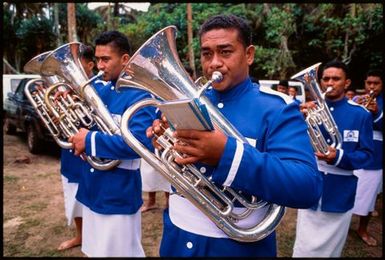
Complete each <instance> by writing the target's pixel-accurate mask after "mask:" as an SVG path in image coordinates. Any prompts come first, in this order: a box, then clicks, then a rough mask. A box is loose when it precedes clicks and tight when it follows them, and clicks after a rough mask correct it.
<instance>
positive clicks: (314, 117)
mask: <svg viewBox="0 0 385 260" xmlns="http://www.w3.org/2000/svg"><path fill="white" fill-rule="evenodd" d="M320 64H321V63H317V64H314V65H312V66H310V67H308V68H307V69H304V70H302V71H300V72H299V73H297V74H295V75H294V76H292V77H291V79H294V80H298V81H301V82H302V83H303V84H304V85H305V88H306V89H308V90H309V91H310V95H311V97H312V99H313V100H314V101H315V107H314V108H308V110H307V115H306V118H305V120H306V124H307V127H308V128H307V132H308V134H309V137H310V141H311V143H312V146H313V149H314V151H316V152H321V153H323V154H325V155H328V154H329V149H328V146H331V147H334V148H337V149H338V148H340V147H341V145H342V137H341V134H340V132H339V131H338V127H337V124H336V122H335V121H334V118H333V116H332V114H331V113H330V110H329V107H328V105H327V104H326V102H325V96H326V94H327V93H328V92H330V91H331V90H333V88H332V87H328V88H327V89H326V91H325V92H324V93H322V91H321V88H320V87H319V84H318V83H317V70H318V67H319V66H320ZM322 129H324V130H323V131H322ZM325 135H326V136H325ZM326 139H330V140H331V143H330V144H328V143H327V142H326Z"/></svg>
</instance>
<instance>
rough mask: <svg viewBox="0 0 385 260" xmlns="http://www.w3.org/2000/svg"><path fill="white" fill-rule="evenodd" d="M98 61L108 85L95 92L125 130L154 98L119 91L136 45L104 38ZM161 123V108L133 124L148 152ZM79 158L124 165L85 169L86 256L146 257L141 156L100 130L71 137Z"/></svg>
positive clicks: (117, 36) (81, 195) (81, 193)
mask: <svg viewBox="0 0 385 260" xmlns="http://www.w3.org/2000/svg"><path fill="white" fill-rule="evenodd" d="M95 45H96V47H95V57H96V61H97V67H98V70H101V71H103V72H104V75H103V80H105V81H107V83H106V82H104V83H103V82H102V81H98V82H95V84H94V88H95V90H96V91H97V92H98V95H99V96H100V98H101V99H102V101H103V102H104V104H105V105H106V106H107V108H108V110H109V112H110V113H111V115H112V117H113V118H114V121H116V123H117V124H118V125H120V118H121V115H122V114H123V112H124V111H125V110H126V109H127V108H129V107H130V106H131V105H132V104H133V103H135V102H137V101H139V100H142V99H144V98H149V97H150V95H149V94H148V93H146V92H145V91H142V90H138V89H129V90H126V91H121V92H120V93H118V92H116V90H115V84H116V80H117V79H118V77H119V74H120V71H121V70H122V69H123V68H124V66H125V65H126V64H127V62H128V60H129V58H130V53H131V46H130V44H129V42H128V39H127V37H125V36H124V35H123V34H121V33H120V32H117V31H109V32H105V33H102V34H101V35H100V36H99V37H98V38H97V39H96V40H95ZM154 119H155V109H154V108H146V109H142V110H141V111H139V112H138V113H136V114H135V116H134V117H133V120H131V121H130V122H129V128H130V129H131V131H133V132H134V133H135V135H136V136H137V137H138V138H139V139H140V140H141V141H142V143H143V144H144V145H146V147H148V148H152V146H151V141H150V140H149V139H148V138H146V136H145V130H146V128H147V127H148V126H149V125H151V122H152V121H153V120H154ZM70 141H71V142H72V143H73V145H74V149H75V154H76V155H80V154H81V153H83V152H85V153H86V154H87V155H92V156H96V157H99V158H106V159H113V160H116V159H118V160H121V163H120V164H119V165H118V166H117V167H116V168H114V169H110V170H105V171H100V170H97V169H94V168H92V167H91V165H90V164H88V163H86V164H84V167H83V172H82V175H81V180H80V182H79V188H78V192H77V194H76V199H78V200H79V201H80V202H81V203H82V204H83V240H82V251H83V252H84V253H85V254H86V255H87V256H90V257H131V256H133V257H143V256H144V250H143V247H142V245H141V213H140V211H139V209H140V207H141V205H142V203H143V200H142V188H141V177H140V170H139V167H140V157H139V156H138V154H137V153H136V152H134V150H132V149H131V148H130V147H129V146H128V145H127V144H126V143H125V142H124V140H123V139H122V137H121V135H119V134H114V135H109V134H105V133H103V132H102V131H100V130H99V129H92V130H90V131H89V130H87V129H84V128H82V129H80V130H79V133H77V134H76V135H74V136H73V137H71V138H70Z"/></svg>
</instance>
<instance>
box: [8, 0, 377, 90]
mask: <svg viewBox="0 0 385 260" xmlns="http://www.w3.org/2000/svg"><path fill="white" fill-rule="evenodd" d="M55 4H56V5H58V10H59V15H58V16H59V19H58V20H59V35H57V34H56V33H55V30H54V29H53V28H55V25H54V11H53V9H54V6H55ZM192 10H193V21H192V25H193V34H194V39H193V42H192V43H191V44H192V46H193V48H194V54H195V66H196V68H197V73H198V74H199V71H200V62H199V39H198V35H197V33H198V30H199V26H200V25H201V24H202V23H203V21H204V20H206V19H207V18H208V17H209V16H212V15H216V14H235V15H239V16H241V17H244V18H246V19H247V20H248V21H249V22H250V25H251V27H252V30H253V31H252V32H253V42H254V44H255V46H256V54H255V62H254V64H253V66H252V70H251V74H252V75H253V76H254V77H256V78H259V79H266V78H274V79H283V78H288V77H290V75H293V74H295V73H296V72H298V71H299V70H301V69H303V68H306V67H308V66H310V65H312V64H314V63H317V62H320V61H321V62H326V61H329V60H332V59H340V60H343V61H344V62H346V63H348V65H349V67H350V69H351V71H352V80H353V87H354V88H362V81H363V77H364V74H365V72H366V71H367V70H368V69H369V68H374V67H376V68H378V67H381V68H382V67H383V56H382V50H383V48H382V45H383V42H384V38H383V5H382V4H380V3H342V4H331V3H286V4H281V3H238V4H232V3H210V4H208V3H193V4H192ZM66 12H67V9H66V4H65V3H3V43H4V44H5V45H4V50H3V58H5V59H7V60H8V62H9V63H10V64H12V65H13V66H14V67H15V68H17V69H18V70H20V68H22V65H23V64H25V63H26V62H27V61H28V60H29V59H30V58H32V57H34V56H35V55H37V54H39V53H41V52H44V51H47V50H52V49H53V48H55V47H57V45H58V40H59V42H61V44H63V43H66V39H67V13H66ZM186 17H187V16H186V3H156V4H151V6H150V7H149V10H148V12H140V11H136V10H130V9H128V10H127V8H125V7H124V5H123V4H122V3H114V4H112V5H111V6H110V8H109V7H108V6H105V7H100V8H98V9H96V10H89V9H88V7H87V4H86V3H76V23H77V33H78V37H79V40H80V41H81V42H83V43H85V44H92V43H93V39H94V38H95V37H96V36H97V35H98V34H99V33H100V32H102V31H104V30H107V29H109V30H111V29H116V30H119V31H121V32H123V33H125V34H126V35H127V36H128V37H129V38H130V40H131V42H132V45H133V48H134V50H135V49H137V48H138V47H140V46H141V44H142V43H144V42H145V41H146V40H147V39H148V38H149V37H151V36H152V35H153V34H154V33H155V32H157V31H158V30H160V29H162V28H164V27H166V26H168V25H175V26H176V27H177V28H178V36H177V48H178V52H179V57H180V58H181V60H182V62H183V63H184V64H185V65H187V64H188V55H187V53H188V42H187V18H186ZM7 43H9V44H7Z"/></svg>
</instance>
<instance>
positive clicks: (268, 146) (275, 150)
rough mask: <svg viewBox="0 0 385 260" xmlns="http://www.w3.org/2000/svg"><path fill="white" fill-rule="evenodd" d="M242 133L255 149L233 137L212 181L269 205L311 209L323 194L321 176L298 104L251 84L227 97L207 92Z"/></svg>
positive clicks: (228, 92) (243, 84)
mask: <svg viewBox="0 0 385 260" xmlns="http://www.w3.org/2000/svg"><path fill="white" fill-rule="evenodd" d="M207 96H208V97H209V98H210V99H211V101H212V103H213V104H214V105H218V104H220V103H221V104H223V107H222V105H219V107H222V108H220V109H219V110H220V112H222V114H223V115H224V116H225V117H226V118H227V119H228V120H229V121H230V122H231V123H232V124H233V125H234V126H235V127H236V128H237V129H238V131H239V132H240V133H241V134H242V135H243V136H244V137H246V138H248V139H249V140H253V141H252V142H256V144H242V143H240V142H238V141H236V139H235V138H233V137H229V138H228V140H227V143H226V146H225V150H224V153H223V155H222V158H221V160H220V162H219V163H218V165H217V166H216V167H215V168H214V169H213V172H212V177H213V180H214V181H215V182H216V183H218V184H221V185H226V186H230V187H232V188H235V189H238V190H243V191H244V192H246V193H248V194H251V195H255V196H257V197H259V198H261V199H263V200H265V201H268V202H271V203H276V204H279V205H283V206H287V207H293V208H308V207H310V206H311V205H313V203H314V202H315V201H318V199H319V197H320V194H321V187H322V185H321V184H322V182H321V176H320V175H319V173H318V172H317V167H316V164H315V159H314V153H313V150H312V147H311V145H310V140H309V137H308V135H307V132H306V129H307V127H306V124H305V122H304V119H303V116H302V114H301V113H300V112H299V108H298V104H296V103H295V102H292V100H291V98H290V97H287V96H284V95H279V96H278V95H277V92H275V91H271V90H269V89H267V88H262V87H261V88H259V87H258V85H256V84H252V83H251V81H250V79H247V80H245V81H244V82H242V83H241V84H240V85H239V86H237V87H235V88H232V89H231V90H229V91H227V92H224V93H223V92H217V91H215V90H212V91H210V92H209V93H207ZM286 102H287V103H289V104H287V103H286Z"/></svg>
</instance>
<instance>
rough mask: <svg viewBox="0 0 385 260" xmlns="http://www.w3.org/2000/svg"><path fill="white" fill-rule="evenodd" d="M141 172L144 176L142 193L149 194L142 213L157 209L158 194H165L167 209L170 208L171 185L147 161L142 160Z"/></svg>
mask: <svg viewBox="0 0 385 260" xmlns="http://www.w3.org/2000/svg"><path fill="white" fill-rule="evenodd" d="M140 172H141V175H142V191H143V192H147V193H148V199H147V201H145V202H144V203H143V205H142V207H141V208H140V211H141V212H146V211H149V210H152V209H156V208H157V206H156V192H157V191H162V192H164V197H165V200H166V203H165V205H164V207H165V208H168V198H169V196H170V189H171V187H170V183H169V182H168V181H167V180H166V178H164V177H163V176H162V175H161V174H160V173H159V172H157V170H155V169H154V168H153V167H152V166H151V165H149V164H148V163H147V162H146V160H144V159H143V158H142V159H141V164H140Z"/></svg>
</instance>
